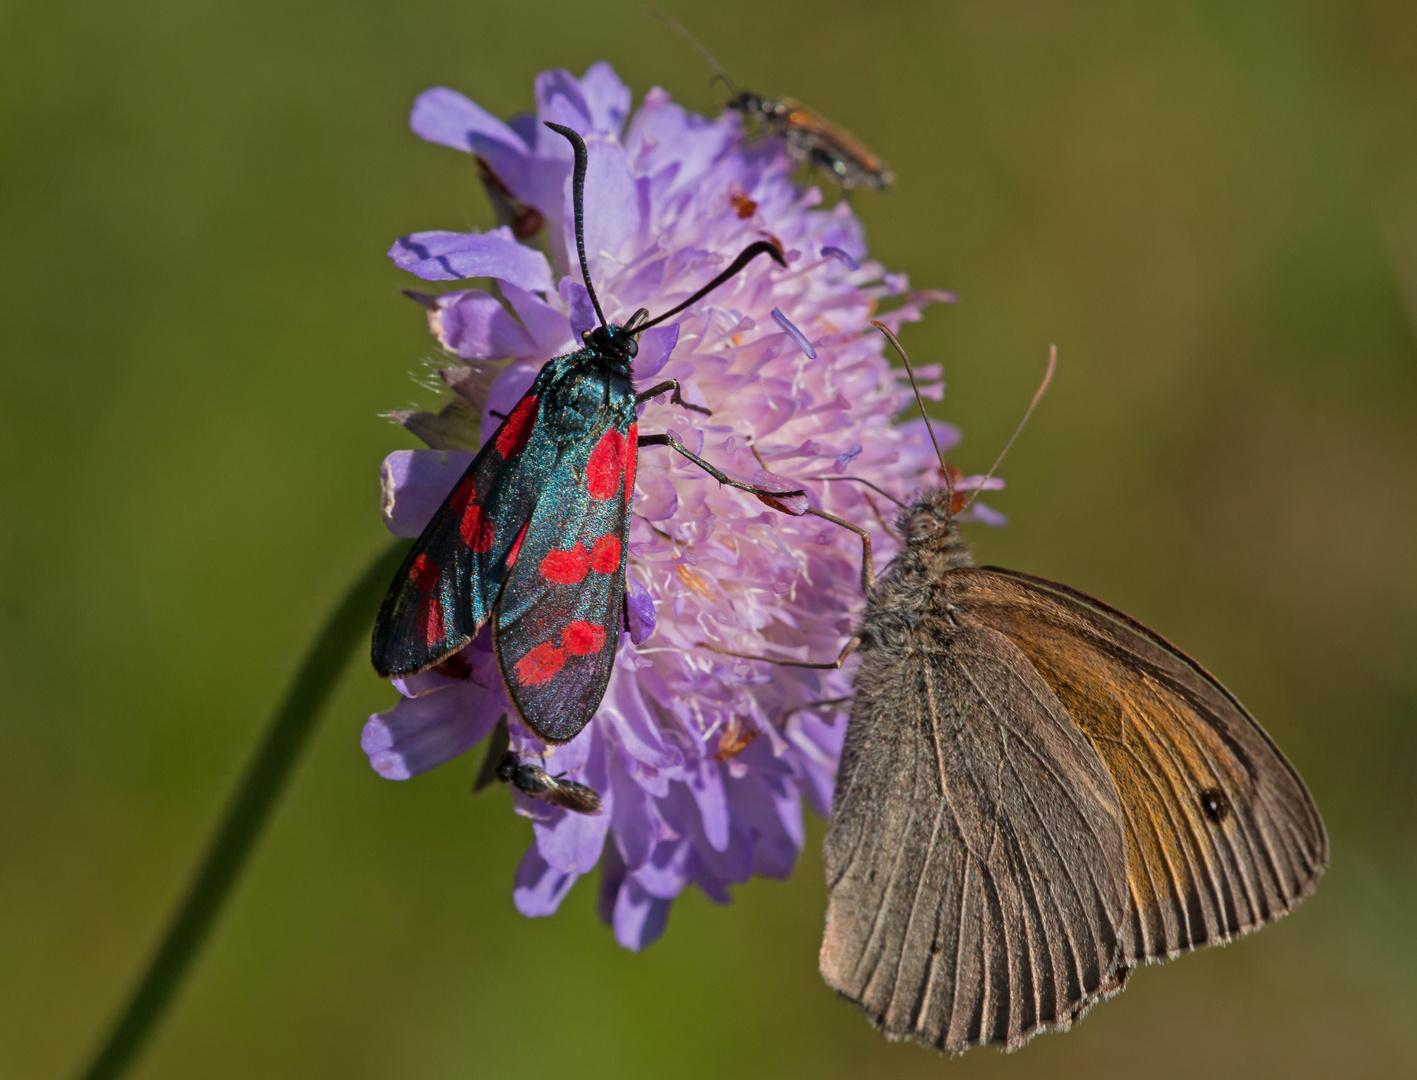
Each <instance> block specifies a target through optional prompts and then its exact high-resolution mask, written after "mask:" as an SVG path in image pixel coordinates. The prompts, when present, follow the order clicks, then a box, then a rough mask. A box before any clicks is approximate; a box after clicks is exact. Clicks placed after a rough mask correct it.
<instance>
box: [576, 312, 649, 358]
mask: <svg viewBox="0 0 1417 1080" xmlns="http://www.w3.org/2000/svg"><path fill="white" fill-rule="evenodd" d="M635 314H636V315H638V314H639V312H636V313H635ZM635 321H636V320H635V319H634V318H633V317H632V318H631V319H630V322H629V323H627V324H626V325H624V326H616V325H615V324H614V323H612V324H611V325H609V326H597V327H596V328H595V329H594V330H587V331H586V332H585V333H584V334H582V335H581V340H583V341H584V342H585V343H586V347H587V348H589V349H596V350H598V351H600V352H603V353H608V354H610V355H611V356H614V357H615V358H617V359H620V360H625V361H630V360H633V359H634V358H635V354H636V353H638V352H639V351H640V346H639V343H638V342H637V341H636V340H635V335H636V334H637V333H638V331H637V330H635V329H634V324H635Z"/></svg>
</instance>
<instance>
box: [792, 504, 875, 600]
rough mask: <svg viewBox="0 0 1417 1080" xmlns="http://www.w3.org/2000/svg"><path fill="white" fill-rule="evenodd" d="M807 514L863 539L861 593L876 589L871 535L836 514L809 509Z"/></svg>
mask: <svg viewBox="0 0 1417 1080" xmlns="http://www.w3.org/2000/svg"><path fill="white" fill-rule="evenodd" d="M807 513H809V514H811V515H812V516H813V517H819V518H823V519H825V520H827V521H830V522H831V523H832V524H833V525H840V526H841V527H842V528H843V529H850V530H851V531H852V532H854V533H855V534H856V535H857V536H859V537H861V591H862V592H864V593H869V592H870V591H871V590H872V589H874V588H875V587H876V566H875V564H874V563H873V562H872V561H871V534H870V533H868V532H867V531H866V530H865V529H863V528H862V527H861V526H860V525H853V524H852V523H851V522H849V521H847V520H845V519H844V518H839V517H837V516H836V515H835V514H828V513H827V512H826V511H825V510H815V509H813V508H812V507H810V506H809V507H808V508H807Z"/></svg>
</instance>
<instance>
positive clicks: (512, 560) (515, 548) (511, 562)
mask: <svg viewBox="0 0 1417 1080" xmlns="http://www.w3.org/2000/svg"><path fill="white" fill-rule="evenodd" d="M529 528H531V519H530V518H528V519H527V521H526V524H525V525H523V526H522V531H521V532H519V533H517V538H516V539H515V540H513V541H512V548H511V550H510V551H508V552H507V566H508V568H511V567H512V566H515V565H516V561H517V553H518V552H519V551H521V549H522V541H523V540H525V539H526V531H527V529H529Z"/></svg>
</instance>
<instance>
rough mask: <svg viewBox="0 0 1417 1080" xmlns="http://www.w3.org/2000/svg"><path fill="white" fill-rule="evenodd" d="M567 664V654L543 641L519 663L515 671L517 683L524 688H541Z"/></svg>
mask: <svg viewBox="0 0 1417 1080" xmlns="http://www.w3.org/2000/svg"><path fill="white" fill-rule="evenodd" d="M565 663H566V654H565V652H563V651H562V650H561V649H558V648H557V647H556V646H555V645H552V644H551V642H549V641H543V642H542V643H541V644H540V645H538V646H537V647H536V648H534V649H532V650H531V652H529V653H527V654H526V655H525V656H523V657H522V658H521V659H520V660H518V661H517V664H516V668H515V669H514V670H515V671H516V674H517V682H519V683H521V684H522V685H523V686H540V685H541V684H542V683H544V682H547V681H549V680H550V679H551V677H552V676H553V675H555V674H556V672H558V671H560V670H561V668H562V667H564V666H565Z"/></svg>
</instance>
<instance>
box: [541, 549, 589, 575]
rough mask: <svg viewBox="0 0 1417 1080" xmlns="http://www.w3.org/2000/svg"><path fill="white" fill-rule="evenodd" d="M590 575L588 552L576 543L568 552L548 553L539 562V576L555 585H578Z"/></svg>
mask: <svg viewBox="0 0 1417 1080" xmlns="http://www.w3.org/2000/svg"><path fill="white" fill-rule="evenodd" d="M588 573H590V552H588V551H586V549H585V545H584V544H582V543H580V542H579V541H577V542H576V546H575V547H573V548H571V550H570V551H548V552H547V553H546V556H545V557H544V558H543V559H542V560H541V576H542V577H544V578H545V579H546V580H547V581H550V582H553V583H555V584H557V585H578V584H580V583H581V582H582V581H584V580H585V576H586V574H588Z"/></svg>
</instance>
